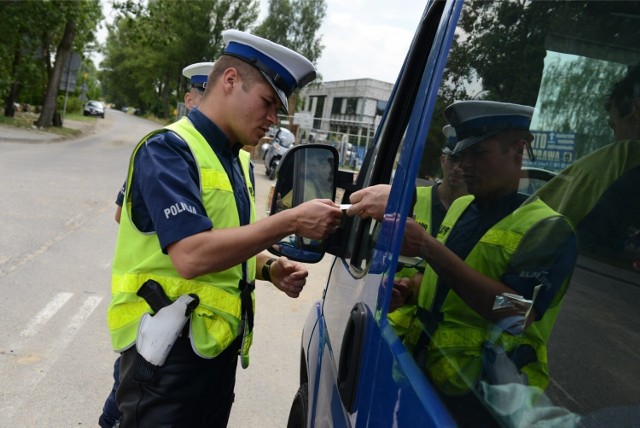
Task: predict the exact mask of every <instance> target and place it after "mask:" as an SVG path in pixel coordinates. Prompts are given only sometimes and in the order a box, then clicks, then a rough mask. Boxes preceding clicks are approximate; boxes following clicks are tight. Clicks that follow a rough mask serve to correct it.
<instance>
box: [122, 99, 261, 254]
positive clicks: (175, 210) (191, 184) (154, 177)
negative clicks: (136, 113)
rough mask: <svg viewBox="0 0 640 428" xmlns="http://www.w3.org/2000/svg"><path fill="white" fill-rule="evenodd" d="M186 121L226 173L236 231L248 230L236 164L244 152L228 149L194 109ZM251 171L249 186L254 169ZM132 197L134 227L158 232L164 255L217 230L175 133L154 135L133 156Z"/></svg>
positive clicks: (243, 188) (186, 148)
mask: <svg viewBox="0 0 640 428" xmlns="http://www.w3.org/2000/svg"><path fill="white" fill-rule="evenodd" d="M187 117H188V118H189V120H190V121H191V122H192V123H193V125H194V126H195V128H196V129H197V130H198V132H199V133H200V134H202V136H203V137H204V138H205V139H206V141H207V142H208V143H209V145H210V146H211V148H212V149H213V151H214V152H215V153H216V155H217V156H218V159H219V160H220V163H221V164H222V166H223V167H224V170H225V171H226V172H227V175H228V177H229V180H230V181H231V185H232V187H233V192H234V196H235V199H236V206H237V208H238V213H239V216H240V225H246V224H249V222H250V216H251V211H250V206H251V205H250V199H249V198H250V197H251V196H250V195H249V192H248V190H247V186H246V185H245V183H244V175H243V173H242V167H241V166H240V162H239V160H238V152H239V151H240V149H241V148H242V146H241V145H240V144H236V145H235V146H234V147H233V148H232V147H230V145H229V140H228V138H227V137H226V136H225V134H224V133H223V132H222V131H221V130H220V129H219V128H218V127H217V126H216V125H215V123H213V122H212V121H211V120H209V119H208V118H207V117H206V116H205V115H203V114H202V113H201V112H200V111H198V110H197V109H193V110H191V111H190V112H189V114H188V116H187ZM250 168H251V170H250V177H251V182H252V184H253V183H254V177H253V165H251V167H250ZM254 187H255V186H254ZM130 191H131V202H132V209H131V215H132V218H133V222H134V224H135V225H136V227H137V228H138V229H140V230H141V231H143V232H156V233H157V235H158V240H159V241H160V246H161V247H162V251H163V252H164V253H166V252H167V246H168V245H169V244H172V243H174V242H177V241H179V240H181V239H184V238H187V237H189V236H192V235H195V234H197V233H200V232H203V231H206V230H209V229H211V228H215V224H212V222H211V220H210V219H209V217H208V216H207V213H206V211H205V209H204V206H203V204H202V199H201V195H200V177H199V174H198V167H197V164H196V161H195V158H194V157H193V154H192V153H191V151H190V150H189V146H188V145H187V143H186V142H185V141H183V140H182V139H181V138H180V137H178V136H177V135H176V134H175V133H173V132H170V131H165V132H161V133H159V134H155V135H153V136H152V137H151V138H149V139H148V140H147V142H146V143H145V144H144V145H143V146H142V147H140V149H139V150H138V152H137V153H136V156H135V161H134V170H133V179H132V185H131V190H130ZM221 209H223V208H222V207H221Z"/></svg>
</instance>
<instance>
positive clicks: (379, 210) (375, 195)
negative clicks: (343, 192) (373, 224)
mask: <svg viewBox="0 0 640 428" xmlns="http://www.w3.org/2000/svg"><path fill="white" fill-rule="evenodd" d="M389 192H391V186H390V185H389V184H377V185H375V186H370V187H365V188H364V189H361V190H358V191H357V192H354V193H352V194H351V196H349V201H350V202H351V206H350V207H349V209H348V210H347V215H348V216H349V217H353V216H354V215H357V216H359V217H360V218H362V219H365V218H369V217H371V218H373V219H375V220H378V221H382V218H383V217H384V210H385V208H386V207H387V201H388V200H389Z"/></svg>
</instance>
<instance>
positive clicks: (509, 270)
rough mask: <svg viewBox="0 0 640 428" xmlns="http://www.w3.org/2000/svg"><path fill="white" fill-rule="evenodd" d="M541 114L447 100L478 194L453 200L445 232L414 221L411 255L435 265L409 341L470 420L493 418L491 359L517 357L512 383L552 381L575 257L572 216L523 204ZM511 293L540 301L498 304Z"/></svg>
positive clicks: (420, 295)
mask: <svg viewBox="0 0 640 428" xmlns="http://www.w3.org/2000/svg"><path fill="white" fill-rule="evenodd" d="M532 114H533V108H531V107H527V106H522V105H517V104H508V103H499V102H492V101H462V102H457V103H454V104H452V105H450V106H448V107H447V108H446V109H445V117H446V118H447V120H448V121H449V123H450V124H451V125H452V126H453V127H454V128H455V130H456V134H457V138H458V142H457V144H456V147H455V149H454V151H453V154H454V155H459V156H460V157H461V160H460V162H461V166H462V169H463V171H464V180H465V183H466V185H467V188H468V190H469V192H470V194H471V195H468V196H462V197H460V198H458V199H456V201H454V202H453V204H452V205H451V207H450V209H449V210H448V212H447V214H446V216H445V218H444V220H443V222H442V225H441V226H440V231H439V233H438V235H437V238H434V237H433V236H431V235H430V234H429V233H427V232H426V231H425V230H424V228H422V227H421V226H420V225H419V224H418V223H416V222H415V221H413V220H411V219H409V220H408V221H407V227H406V232H405V238H404V243H403V254H404V255H407V256H414V257H415V256H418V257H421V258H423V259H424V260H426V262H427V263H428V267H427V268H426V270H425V274H424V278H423V280H422V283H421V285H420V288H419V290H418V292H417V293H416V295H417V301H416V302H415V303H417V305H418V310H417V313H416V317H415V318H414V320H413V323H412V325H411V326H410V328H409V331H408V332H407V335H406V337H405V343H406V344H407V346H408V347H409V348H410V349H411V350H412V351H413V352H414V356H415V358H416V360H417V362H418V364H419V365H420V366H421V367H422V369H423V370H424V371H425V372H426V374H427V375H428V376H429V378H430V379H431V380H432V382H433V383H434V385H435V386H436V387H437V389H438V391H439V392H440V393H441V395H442V398H443V400H444V402H445V403H446V404H447V405H448V407H449V409H450V410H451V413H452V415H453V416H454V418H455V419H456V420H457V421H458V422H459V423H460V424H461V425H463V426H464V425H467V426H479V425H482V424H489V425H490V424H491V423H492V422H491V421H492V419H491V417H490V416H489V414H488V413H487V412H486V410H485V409H484V407H483V404H481V403H480V402H479V401H478V400H477V399H476V396H475V395H474V386H476V385H477V384H478V382H479V381H481V380H482V381H485V382H488V383H495V382H496V376H495V375H496V372H495V370H498V371H500V370H501V369H502V368H501V367H498V368H496V367H493V366H491V365H490V364H486V365H483V361H492V360H491V357H493V356H495V355H496V354H498V353H503V354H506V355H509V356H510V357H511V360H508V361H509V366H508V367H506V366H505V367H504V368H505V369H509V373H512V372H513V373H512V374H514V376H513V378H511V379H508V380H507V382H524V383H527V384H528V385H534V386H537V387H539V388H541V389H544V388H545V387H546V386H547V384H548V367H547V357H546V347H545V344H546V342H547V340H548V338H549V334H550V331H551V327H552V325H553V323H554V321H555V318H556V316H557V313H558V309H559V307H560V301H561V300H562V297H563V295H564V292H565V291H566V287H567V284H568V280H569V278H570V275H571V273H572V270H573V266H574V263H575V259H576V240H575V234H574V232H573V229H572V227H571V225H570V223H569V222H568V221H567V220H566V218H564V217H562V216H560V215H559V214H557V213H556V212H555V211H553V210H552V209H551V208H549V207H548V206H547V205H545V204H544V203H543V202H541V201H540V200H536V201H532V202H530V203H528V204H525V205H523V202H524V201H525V199H526V196H525V195H522V194H519V193H518V184H519V178H520V169H521V165H522V159H523V156H524V151H525V149H527V150H530V143H531V141H532V139H533V137H532V135H531V134H530V132H529V131H528V128H529V124H530V122H531V116H532ZM510 295H519V296H523V297H524V298H525V299H528V300H531V301H533V305H532V307H531V310H530V311H529V312H525V311H524V310H522V309H521V308H518V307H517V306H516V307H513V308H512V309H508V307H503V306H499V307H500V308H501V310H494V308H495V307H498V306H497V303H499V302H503V301H504V300H505V299H508V296H510ZM525 307H526V306H525ZM489 353H492V354H491V355H489ZM514 367H515V369H514ZM502 374H506V370H505V373H498V376H497V377H498V378H500V377H501V376H500V375H502Z"/></svg>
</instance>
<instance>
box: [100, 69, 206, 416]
mask: <svg viewBox="0 0 640 428" xmlns="http://www.w3.org/2000/svg"><path fill="white" fill-rule="evenodd" d="M212 69H213V62H197V63H194V64H190V65H188V66H186V67H185V68H183V69H182V75H183V76H184V77H186V78H187V79H189V90H188V91H187V92H185V94H184V105H185V107H186V108H187V113H188V112H189V111H190V110H192V109H194V108H197V107H198V106H199V105H200V101H202V97H203V96H204V91H205V89H206V87H207V79H208V78H209V73H211V70H212ZM126 188H127V183H126V182H125V183H124V184H123V185H122V187H121V188H120V191H119V192H118V196H117V197H116V213H115V220H116V222H118V223H120V217H121V215H122V203H123V201H124V192H125V190H126ZM113 378H114V382H113V387H112V388H111V391H110V392H109V395H108V396H107V399H106V400H105V403H104V406H103V408H102V414H101V415H100V417H99V418H98V425H100V427H102V428H111V427H113V426H115V425H116V424H117V422H118V420H119V419H120V411H119V410H118V406H117V404H116V397H115V396H116V391H117V389H118V386H119V385H120V380H119V378H120V358H119V357H118V358H117V359H116V361H115V363H114V366H113Z"/></svg>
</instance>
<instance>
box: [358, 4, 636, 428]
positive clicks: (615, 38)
mask: <svg viewBox="0 0 640 428" xmlns="http://www.w3.org/2000/svg"><path fill="white" fill-rule="evenodd" d="M638 19H640V9H639V8H638V3H630V2H592V1H588V2H525V1H510V2H505V1H497V2H488V1H480V2H468V3H465V5H464V7H463V10H462V15H461V17H460V20H459V23H458V28H457V30H456V38H455V40H454V42H453V45H452V47H451V52H450V55H449V58H448V61H447V66H446V69H445V72H444V75H443V77H442V80H441V84H440V90H439V97H438V100H437V102H436V105H435V109H434V112H433V116H432V119H431V124H430V129H429V133H428V138H427V141H426V143H425V147H424V151H423V157H422V161H421V164H420V169H419V177H418V178H419V179H420V180H422V181H423V182H428V183H430V182H433V181H437V180H439V179H441V177H442V175H441V174H442V171H441V163H440V162H441V157H440V156H441V154H442V149H443V146H444V144H445V141H446V138H445V136H444V135H443V133H442V130H443V127H444V126H445V125H446V124H447V122H446V120H445V118H444V115H443V111H444V109H445V107H446V106H448V105H450V104H451V103H453V102H456V101H462V100H489V101H499V102H504V103H515V104H521V105H526V106H531V107H534V108H535V112H534V115H533V119H532V123H531V127H530V130H531V133H532V134H533V141H532V143H531V149H532V150H531V153H530V154H531V155H532V156H530V155H527V154H525V160H524V162H523V166H524V168H523V173H522V177H523V178H522V179H523V182H526V185H524V186H521V188H520V191H521V192H523V193H525V194H526V196H527V197H528V199H526V200H527V201H528V202H527V203H530V202H531V201H533V200H537V199H539V200H541V201H543V202H544V203H545V204H546V205H548V206H550V207H551V208H552V209H554V210H555V211H557V212H558V213H560V214H562V215H564V216H566V218H567V219H568V220H569V222H570V223H571V226H572V227H573V228H574V230H575V234H576V236H577V242H578V250H579V255H578V258H577V262H576V263H575V265H574V268H573V275H572V277H571V280H570V281H567V283H566V284H565V285H564V286H563V287H562V288H561V289H559V290H558V292H557V294H556V295H555V296H554V298H553V300H552V301H551V302H550V304H549V306H548V308H549V309H548V310H549V311H551V310H553V311H556V312H557V317H556V318H555V322H553V323H550V324H549V325H546V326H545V327H544V328H548V329H551V334H550V336H549V339H548V341H546V340H545V341H541V342H540V343H534V344H532V346H530V348H531V349H529V351H532V352H533V353H531V352H526V350H525V351H523V352H522V355H520V353H518V352H517V350H518V348H517V347H509V346H508V345H505V346H504V347H503V350H505V352H506V353H505V355H503V357H505V358H506V359H507V360H509V361H511V362H514V361H515V363H516V365H518V366H519V367H524V366H531V365H535V369H534V370H533V371H531V372H528V373H529V375H530V376H529V383H527V382H526V381H525V382H524V383H523V384H521V385H523V386H518V385H520V384H517V383H513V382H506V384H505V385H500V386H499V387H496V388H494V387H493V386H495V385H490V386H489V387H485V388H484V389H483V387H482V386H479V385H478V384H473V385H467V389H466V392H470V393H471V395H472V396H473V397H472V398H471V399H472V400H474V401H475V402H476V403H477V402H479V403H480V406H481V407H482V408H483V409H484V410H485V411H486V412H487V414H488V415H490V417H491V418H492V419H493V420H494V421H497V422H498V423H500V424H502V425H505V426H522V425H523V424H525V425H526V423H530V422H532V421H534V422H535V421H540V420H542V419H543V418H544V417H547V416H548V415H549V414H551V413H554V412H555V413H554V415H555V416H553V417H554V418H566V419H564V420H565V421H566V422H567V423H570V422H576V421H579V420H582V421H584V422H588V421H589V420H596V421H597V420H599V419H598V418H599V417H602V415H603V414H604V412H605V410H603V409H611V408H614V407H616V408H625V406H635V409H636V410H633V409H632V410H629V409H627V410H625V411H624V412H622V411H621V412H618V413H616V412H615V411H614V412H609V413H608V416H607V417H608V418H609V419H607V420H608V421H609V422H608V423H612V422H613V423H614V424H615V421H623V420H625V419H624V418H628V417H630V415H631V417H632V418H635V420H638V419H637V418H638V417H639V414H640V413H639V411H638V410H637V409H638V407H637V406H638V401H637V400H638V397H640V384H639V383H638V382H637V379H639V378H640V364H639V360H638V354H637V349H640V335H639V334H638V331H640V317H639V316H638V309H637V308H638V305H639V304H640V185H638V183H640V77H639V76H640V71H639V68H640V32H638V31H637V28H638V22H640V21H639V20H638ZM634 120H635V122H633V121H634ZM630 122H633V123H630ZM402 148H403V145H402V144H399V145H398V152H397V153H398V154H399V153H400V152H401V150H402ZM368 173H370V172H368V171H361V174H368ZM529 174H530V175H529ZM394 176H397V175H394V174H391V176H390V177H389V183H390V184H393V179H394ZM400 178H401V179H404V177H400ZM527 180H528V181H527ZM523 200H524V199H523ZM356 222H359V220H356ZM361 223H362V224H361V226H360V227H354V228H353V229H352V236H350V237H349V240H348V245H349V248H350V254H352V255H354V257H353V258H352V259H351V270H352V273H353V274H354V275H357V274H360V275H362V274H363V273H364V272H365V271H366V270H367V269H368V268H369V262H368V260H370V258H371V254H372V251H373V250H374V248H375V244H376V239H377V236H378V232H379V229H380V224H378V223H377V222H375V221H372V220H366V221H363V222H361ZM454 227H455V226H454ZM554 230H555V229H554V228H553V227H548V228H544V227H543V228H541V229H540V230H539V231H538V233H539V236H538V237H537V241H536V242H537V247H538V248H535V247H534V246H530V247H527V248H519V249H518V251H519V253H517V258H518V262H519V263H522V264H525V265H526V264H527V263H528V262H530V257H529V254H533V253H535V252H537V251H538V250H539V248H543V247H544V246H545V245H546V244H548V243H550V242H552V241H553V240H554V239H557V238H558V237H557V236H554V232H553V231H554ZM527 252H529V253H527ZM514 258H516V256H515V255H514ZM414 267H415V266H414ZM423 286H424V284H423ZM449 293H451V291H449ZM446 298H447V297H446V296H445V297H443V299H446ZM392 313H393V312H392ZM439 315H440V316H442V314H439ZM436 318H437V317H436ZM404 334H406V331H403V330H401V329H399V330H398V335H399V336H400V337H401V338H402V337H403V336H404ZM542 336H544V334H543V335H542ZM542 336H541V337H542ZM430 339H432V338H427V341H428V340H430ZM485 339H486V340H487V341H488V343H489V344H492V343H493V344H496V343H497V342H495V341H494V342H491V340H489V339H488V338H485ZM469 340H473V339H469ZM500 340H501V342H499V343H500V344H504V343H507V342H508V341H509V340H511V338H509V337H501V339H500ZM426 346H429V345H426ZM525 348H526V347H522V348H521V349H525ZM410 351H412V350H410ZM412 352H413V351H412ZM441 352H442V353H443V354H446V353H447V352H454V351H450V350H443V351H441ZM473 352H475V350H474V351H473ZM473 352H472V354H473ZM498 354H499V352H498ZM494 356H495V355H494ZM467 357H468V356H467ZM467 357H465V358H467ZM470 358H471V359H467V360H465V359H459V360H451V361H450V363H449V364H448V365H447V363H442V361H440V360H439V359H438V358H437V357H433V356H431V357H429V358H426V359H425V360H422V361H416V362H417V364H418V365H419V366H420V367H421V369H423V372H424V374H425V376H427V378H428V379H429V380H430V381H431V382H432V383H433V384H434V385H436V388H438V387H442V389H441V390H440V391H439V392H440V393H442V395H443V400H444V401H445V403H446V404H447V405H448V406H449V410H450V411H451V412H452V414H453V415H454V417H456V415H455V414H456V413H459V412H461V409H464V407H456V404H451V403H449V401H448V400H447V399H446V395H447V393H448V392H451V393H452V394H455V393H457V391H452V390H453V389H455V388H452V390H447V387H446V386H445V387H443V383H442V382H441V381H442V379H435V378H434V377H438V376H445V375H444V374H442V373H443V371H447V370H448V371H456V370H458V371H459V373H458V375H459V376H458V377H459V378H460V379H462V380H461V382H464V380H465V379H471V378H473V376H469V375H468V374H469V372H473V371H480V370H483V369H482V368H481V367H480V365H481V364H482V358H486V354H483V353H482V351H481V350H480V349H478V353H477V354H474V355H473V356H472V357H470ZM474 358H475V359H474ZM496 358H500V357H499V356H498V357H496ZM543 360H544V361H543ZM430 364H442V366H439V368H438V372H437V373H434V371H433V370H430V369H432V368H433V366H430ZM465 371H466V372H465ZM535 371H538V372H539V373H542V374H541V375H540V378H541V379H542V381H540V379H538V381H532V378H533V377H535V376H537V375H536V374H533V372H535ZM446 375H447V376H453V377H455V375H452V374H451V373H448V374H446ZM514 385H515V386H514ZM463 389H464V388H463ZM514 397H515V399H519V400H521V401H522V406H516V407H515V408H514V407H513V403H514V401H513V400H514ZM506 403H507V404H506ZM523 406H524V407H523ZM616 418H619V419H616ZM555 420H556V421H559V420H560V419H555ZM465 421H466V420H465V419H464V418H461V419H459V422H460V424H461V425H462V426H465V425H466V422H465ZM469 426H472V425H469Z"/></svg>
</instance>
